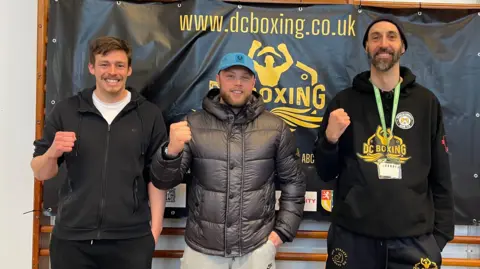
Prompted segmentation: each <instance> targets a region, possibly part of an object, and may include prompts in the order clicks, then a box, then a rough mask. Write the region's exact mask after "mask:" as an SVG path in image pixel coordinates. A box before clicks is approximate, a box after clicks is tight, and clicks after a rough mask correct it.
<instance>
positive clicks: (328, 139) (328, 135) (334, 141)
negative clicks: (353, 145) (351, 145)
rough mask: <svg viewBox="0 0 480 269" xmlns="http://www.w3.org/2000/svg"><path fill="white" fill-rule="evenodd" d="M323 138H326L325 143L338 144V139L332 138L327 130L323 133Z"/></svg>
mask: <svg viewBox="0 0 480 269" xmlns="http://www.w3.org/2000/svg"><path fill="white" fill-rule="evenodd" d="M325 137H326V138H327V142H328V143H330V144H337V142H338V138H337V137H334V136H333V135H332V134H331V133H330V132H329V131H328V129H327V131H325Z"/></svg>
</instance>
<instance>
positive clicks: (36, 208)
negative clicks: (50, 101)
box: [32, 0, 48, 269]
mask: <svg viewBox="0 0 480 269" xmlns="http://www.w3.org/2000/svg"><path fill="white" fill-rule="evenodd" d="M37 4H38V8H37V64H36V65H37V73H36V109H35V138H36V139H38V138H40V137H42V132H43V123H44V120H45V112H44V111H45V92H46V90H45V82H46V56H47V46H46V44H47V25H48V24H47V22H48V19H47V14H48V0H38V2H37ZM33 193H34V194H33V195H34V198H33V225H32V226H33V227H32V229H33V235H32V269H39V267H40V261H39V255H40V218H41V216H42V200H43V198H42V193H43V188H42V183H41V182H40V181H38V180H34V185H33Z"/></svg>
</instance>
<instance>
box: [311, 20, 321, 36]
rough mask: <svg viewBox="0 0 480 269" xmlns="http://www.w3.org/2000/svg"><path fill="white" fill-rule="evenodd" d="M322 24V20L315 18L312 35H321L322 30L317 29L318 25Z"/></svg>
mask: <svg viewBox="0 0 480 269" xmlns="http://www.w3.org/2000/svg"><path fill="white" fill-rule="evenodd" d="M319 25H320V20H319V19H314V20H313V21H312V35H319V34H320V31H319V30H318V29H317V27H318V26H319Z"/></svg>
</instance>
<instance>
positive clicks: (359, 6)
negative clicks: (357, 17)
mask: <svg viewBox="0 0 480 269" xmlns="http://www.w3.org/2000/svg"><path fill="white" fill-rule="evenodd" d="M358 13H362V0H360V4H358Z"/></svg>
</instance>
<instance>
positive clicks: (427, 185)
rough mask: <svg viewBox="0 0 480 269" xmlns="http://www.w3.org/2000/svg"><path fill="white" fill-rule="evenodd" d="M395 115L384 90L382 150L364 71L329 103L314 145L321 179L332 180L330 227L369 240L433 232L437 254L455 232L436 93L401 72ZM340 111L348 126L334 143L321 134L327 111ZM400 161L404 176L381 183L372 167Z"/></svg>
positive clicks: (367, 79)
mask: <svg viewBox="0 0 480 269" xmlns="http://www.w3.org/2000/svg"><path fill="white" fill-rule="evenodd" d="M400 75H401V77H402V78H403V81H402V83H401V90H400V98H399V104H398V110H397V117H396V118H395V119H391V117H392V108H393V96H394V95H393V92H390V93H388V92H383V93H382V103H383V107H384V114H385V121H386V126H387V129H390V126H391V125H390V124H391V120H394V121H395V126H394V129H393V136H394V137H393V139H392V140H391V142H390V147H389V150H388V152H386V147H385V146H382V143H385V144H386V142H384V140H385V139H384V138H383V136H382V134H381V128H382V127H381V123H380V117H379V114H378V109H377V105H376V101H375V94H374V90H373V86H372V84H371V83H370V81H369V79H370V71H366V72H363V73H360V74H359V75H357V76H356V77H355V78H354V80H353V85H352V87H350V88H347V89H345V90H343V91H341V92H340V93H339V94H337V96H335V97H334V98H333V100H332V101H331V102H330V103H329V105H328V107H327V110H326V112H325V115H324V117H323V122H322V125H321V127H320V130H319V133H318V138H317V141H316V143H315V150H314V153H315V159H316V161H315V164H316V166H317V172H318V174H319V176H320V177H321V179H322V180H324V181H329V180H332V179H335V178H337V177H338V183H337V186H336V190H335V191H334V205H333V212H332V222H333V223H336V224H338V225H340V226H343V227H344V228H346V229H348V230H350V231H353V232H356V233H359V234H363V235H366V236H370V237H374V238H383V239H387V238H400V237H409V236H418V235H423V234H428V233H431V232H433V234H434V236H435V239H436V240H437V244H438V246H439V247H440V249H443V247H444V246H445V245H446V243H447V241H449V240H451V239H453V235H454V222H453V219H454V210H453V193H452V183H451V176H450V166H449V159H448V152H447V151H448V150H447V149H448V148H447V147H446V139H445V131H444V126H443V118H442V109H441V106H440V103H439V102H438V99H437V98H436V97H435V95H434V94H433V93H432V92H430V91H429V90H428V89H426V88H425V87H423V86H421V85H420V84H418V83H416V82H415V76H414V75H413V74H412V72H411V71H410V70H409V69H408V68H405V67H401V69H400ZM338 108H343V109H344V110H345V112H346V113H347V114H348V115H349V116H350V120H351V123H350V125H349V126H348V128H347V129H346V130H345V132H344V133H343V135H342V136H341V137H340V139H339V141H338V142H337V143H336V144H331V143H329V142H328V140H327V139H326V137H325V130H326V127H327V125H328V119H329V115H330V112H332V111H334V110H335V109H338ZM387 154H388V157H390V158H393V159H395V160H397V161H400V162H401V163H402V165H401V167H402V179H400V180H395V179H390V180H386V179H379V178H378V171H377V165H376V162H377V161H378V160H382V159H383V158H384V157H386V155H387Z"/></svg>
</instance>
